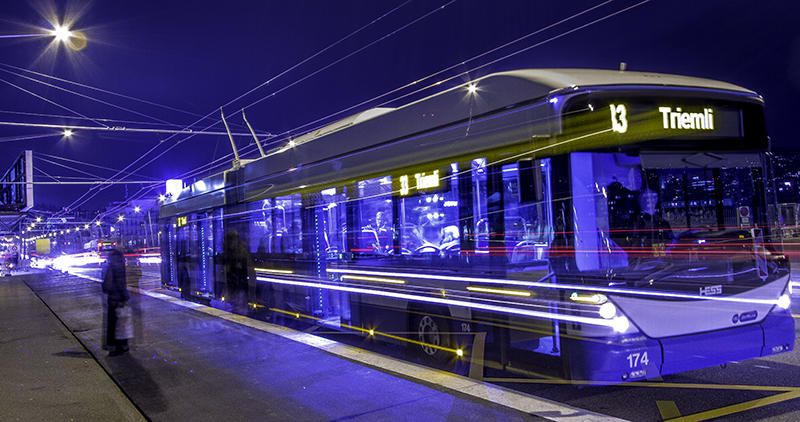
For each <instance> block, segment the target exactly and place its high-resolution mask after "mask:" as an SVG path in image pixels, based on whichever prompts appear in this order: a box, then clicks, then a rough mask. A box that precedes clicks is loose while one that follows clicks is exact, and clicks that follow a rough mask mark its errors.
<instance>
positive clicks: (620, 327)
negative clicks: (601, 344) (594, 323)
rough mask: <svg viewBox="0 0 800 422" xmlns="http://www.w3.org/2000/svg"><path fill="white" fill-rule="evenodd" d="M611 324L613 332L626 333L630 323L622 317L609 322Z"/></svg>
mask: <svg viewBox="0 0 800 422" xmlns="http://www.w3.org/2000/svg"><path fill="white" fill-rule="evenodd" d="M611 324H612V325H611V326H612V327H613V328H614V331H616V332H618V333H624V332H625V331H628V328H630V326H631V323H630V321H628V318H626V317H624V316H621V317H617V318H614V319H613V320H612V321H611Z"/></svg>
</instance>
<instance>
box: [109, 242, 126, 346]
mask: <svg viewBox="0 0 800 422" xmlns="http://www.w3.org/2000/svg"><path fill="white" fill-rule="evenodd" d="M103 293H105V294H107V295H108V299H107V303H108V324H107V327H106V344H107V345H108V346H107V347H108V350H109V353H108V355H109V356H119V355H123V354H126V353H128V350H129V349H128V340H127V339H126V340H117V338H116V329H115V328H116V324H117V308H124V307H126V306H128V300H130V295H129V294H128V284H127V280H126V275H125V257H124V256H123V255H122V252H120V251H118V250H116V249H114V250H112V251H111V252H110V253H109V255H108V267H107V268H106V274H105V276H104V277H103Z"/></svg>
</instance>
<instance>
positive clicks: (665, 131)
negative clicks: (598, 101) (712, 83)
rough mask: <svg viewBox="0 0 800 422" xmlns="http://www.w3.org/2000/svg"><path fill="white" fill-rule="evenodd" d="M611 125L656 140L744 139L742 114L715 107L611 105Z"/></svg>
mask: <svg viewBox="0 0 800 422" xmlns="http://www.w3.org/2000/svg"><path fill="white" fill-rule="evenodd" d="M607 119H608V120H607V122H608V124H609V126H610V129H611V131H612V132H616V133H619V134H627V133H629V132H630V134H632V135H634V134H646V135H647V136H648V137H653V138H672V137H698V138H706V139H708V138H719V139H721V138H734V139H738V138H741V137H742V132H743V130H742V112H741V110H740V109H738V108H730V107H718V106H713V105H682V104H676V103H671V104H635V103H626V102H616V103H609V106H608V109H607Z"/></svg>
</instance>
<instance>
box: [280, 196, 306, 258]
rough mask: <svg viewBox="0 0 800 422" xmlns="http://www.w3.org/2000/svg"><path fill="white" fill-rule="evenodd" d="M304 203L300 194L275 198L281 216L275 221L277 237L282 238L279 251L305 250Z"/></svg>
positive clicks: (294, 251) (293, 251) (295, 251)
mask: <svg viewBox="0 0 800 422" xmlns="http://www.w3.org/2000/svg"><path fill="white" fill-rule="evenodd" d="M302 208H303V203H302V199H301V195H300V194H295V195H286V196H279V197H277V198H275V209H276V211H278V212H279V213H280V214H279V215H280V218H278V219H277V220H273V221H275V222H276V223H277V224H276V225H275V226H273V227H274V228H275V230H274V232H275V237H276V238H278V237H279V238H280V242H279V245H278V246H279V250H278V251H277V252H279V253H302V252H303V219H302V216H301V215H300V213H301V210H302Z"/></svg>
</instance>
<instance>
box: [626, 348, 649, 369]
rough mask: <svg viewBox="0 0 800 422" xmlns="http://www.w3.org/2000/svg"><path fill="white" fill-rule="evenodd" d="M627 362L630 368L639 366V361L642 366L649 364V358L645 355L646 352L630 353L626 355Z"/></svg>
mask: <svg viewBox="0 0 800 422" xmlns="http://www.w3.org/2000/svg"><path fill="white" fill-rule="evenodd" d="M628 363H629V364H630V367H631V368H636V367H637V366H639V363H641V364H642V366H644V365H647V364H649V363H650V359H649V358H648V357H647V352H644V353H631V354H629V355H628Z"/></svg>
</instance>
